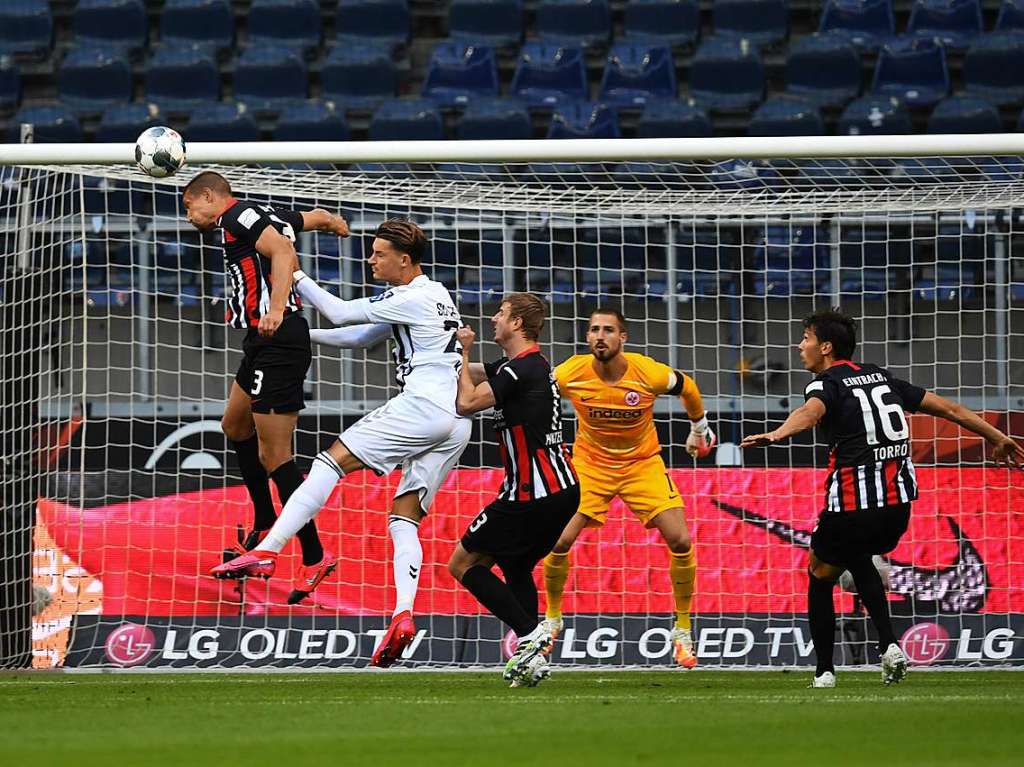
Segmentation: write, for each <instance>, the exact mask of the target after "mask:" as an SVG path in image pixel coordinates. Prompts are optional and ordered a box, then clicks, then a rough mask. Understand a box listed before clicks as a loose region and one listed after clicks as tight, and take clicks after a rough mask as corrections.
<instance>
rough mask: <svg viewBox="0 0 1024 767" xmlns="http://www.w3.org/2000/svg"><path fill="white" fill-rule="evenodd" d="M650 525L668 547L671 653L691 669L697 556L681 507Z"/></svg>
mask: <svg viewBox="0 0 1024 767" xmlns="http://www.w3.org/2000/svg"><path fill="white" fill-rule="evenodd" d="M670 481H671V480H670ZM651 524H652V525H653V526H654V527H656V528H658V532H660V533H661V537H662V538H663V539H664V540H665V544H666V545H667V546H668V550H669V566H668V571H669V577H670V578H671V581H672V598H673V600H674V601H675V610H676V622H675V626H673V628H672V655H673V657H674V659H675V661H676V663H678V664H679V665H680V666H682V667H683V668H694V667H695V666H696V665H697V655H696V653H695V652H694V648H693V634H692V626H691V624H690V608H691V605H692V603H693V587H694V581H695V580H696V577H697V555H696V552H695V550H694V546H693V542H692V541H691V539H690V531H689V529H688V528H687V526H686V516H685V515H684V514H683V510H682V508H681V507H675V508H672V509H666V510H665V511H663V512H661V513H660V514H658V515H657V516H656V517H655V518H654V519H653V521H652V522H651Z"/></svg>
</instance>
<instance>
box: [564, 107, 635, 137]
mask: <svg viewBox="0 0 1024 767" xmlns="http://www.w3.org/2000/svg"><path fill="white" fill-rule="evenodd" d="M619 136H620V133H619V119H618V117H616V115H615V111H614V110H612V109H610V108H609V107H607V106H606V105H604V104H595V103H591V102H588V101H576V102H572V103H565V104H559V105H558V106H557V107H555V112H554V114H553V115H552V116H551V126H550V127H549V128H548V138H619Z"/></svg>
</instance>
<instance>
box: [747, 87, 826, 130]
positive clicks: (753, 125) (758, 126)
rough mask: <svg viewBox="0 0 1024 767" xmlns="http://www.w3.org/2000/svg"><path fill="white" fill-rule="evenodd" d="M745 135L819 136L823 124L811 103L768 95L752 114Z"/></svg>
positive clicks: (816, 108)
mask: <svg viewBox="0 0 1024 767" xmlns="http://www.w3.org/2000/svg"><path fill="white" fill-rule="evenodd" d="M748 132H749V134H750V135H751V136H822V135H824V133H825V123H824V122H823V121H822V119H821V113H820V112H819V111H818V107H817V106H816V105H815V104H814V103H812V102H810V101H806V100H804V99H797V98H792V97H790V96H772V97H771V98H769V99H768V100H767V101H765V102H764V103H763V104H761V106H759V107H758V108H757V110H756V111H755V112H754V114H753V116H752V117H751V118H750V126H749V128H748Z"/></svg>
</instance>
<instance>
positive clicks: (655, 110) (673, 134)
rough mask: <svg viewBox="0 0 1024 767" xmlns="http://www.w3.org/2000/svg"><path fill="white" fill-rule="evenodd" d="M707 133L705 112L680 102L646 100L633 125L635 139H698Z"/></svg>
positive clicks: (710, 129) (685, 102)
mask: <svg viewBox="0 0 1024 767" xmlns="http://www.w3.org/2000/svg"><path fill="white" fill-rule="evenodd" d="M711 133H712V127H711V120H710V119H708V116H707V113H706V112H705V111H704V110H703V109H701V108H700V107H698V106H697V105H696V104H694V103H693V102H692V101H685V100H680V99H651V100H649V101H648V102H647V103H646V104H644V111H643V112H641V113H640V119H639V121H638V122H637V125H636V135H637V138H702V137H705V136H710V135H711Z"/></svg>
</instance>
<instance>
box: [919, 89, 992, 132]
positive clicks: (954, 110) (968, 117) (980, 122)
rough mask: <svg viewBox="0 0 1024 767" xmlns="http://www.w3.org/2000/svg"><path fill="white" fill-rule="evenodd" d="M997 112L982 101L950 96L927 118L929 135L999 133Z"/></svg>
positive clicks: (990, 105)
mask: <svg viewBox="0 0 1024 767" xmlns="http://www.w3.org/2000/svg"><path fill="white" fill-rule="evenodd" d="M1002 130H1003V121H1002V119H1000V117H999V110H998V109H996V108H995V106H994V105H992V104H990V103H989V102H987V101H985V100H984V99H977V98H971V97H970V96H951V97H950V98H948V99H943V100H942V101H940V102H939V103H938V104H937V105H936V106H935V110H934V111H933V112H932V114H931V117H929V118H928V132H929V133H1001V132H1002Z"/></svg>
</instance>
